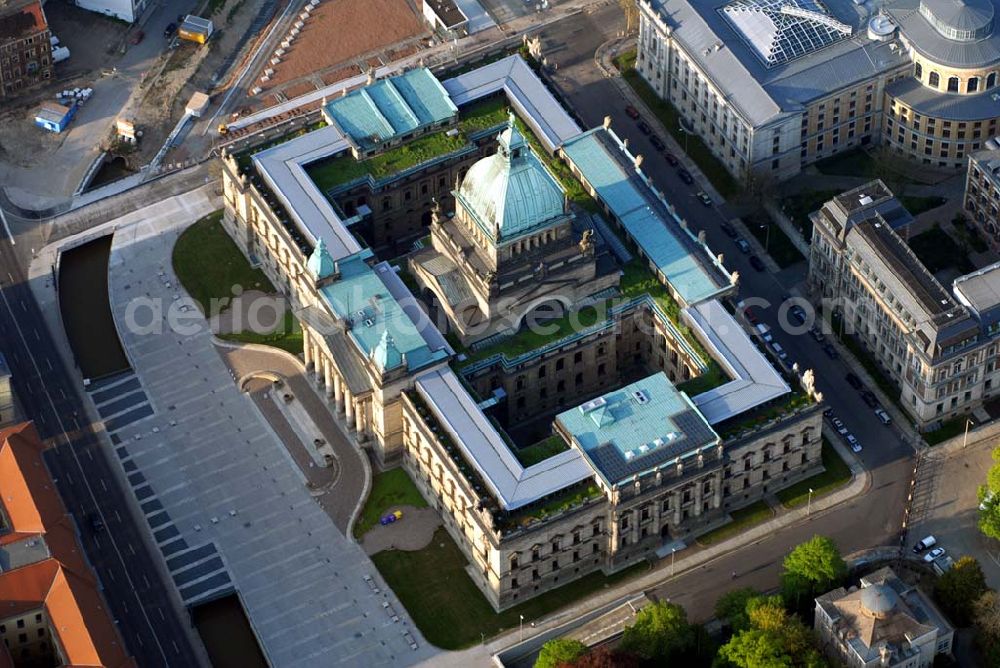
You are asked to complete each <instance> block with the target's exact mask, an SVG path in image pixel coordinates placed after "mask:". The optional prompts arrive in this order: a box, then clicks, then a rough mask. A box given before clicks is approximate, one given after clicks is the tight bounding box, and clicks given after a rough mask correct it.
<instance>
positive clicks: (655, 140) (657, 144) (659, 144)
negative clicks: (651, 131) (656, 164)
mask: <svg viewBox="0 0 1000 668" xmlns="http://www.w3.org/2000/svg"><path fill="white" fill-rule="evenodd" d="M649 143H650V144H652V145H653V148H655V149H656V150H657V151H662V150H663V149H665V148H666V147H667V145H666V144H664V143H663V140H662V139H660V138H659V137H657V136H656V135H650V136H649Z"/></svg>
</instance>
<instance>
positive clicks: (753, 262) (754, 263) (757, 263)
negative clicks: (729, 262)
mask: <svg viewBox="0 0 1000 668" xmlns="http://www.w3.org/2000/svg"><path fill="white" fill-rule="evenodd" d="M750 266H751V267H753V268H754V269H756V270H757V271H764V270H766V269H767V267H765V266H764V261H763V260H761V259H760V258H759V257H757V256H756V255H751V256H750Z"/></svg>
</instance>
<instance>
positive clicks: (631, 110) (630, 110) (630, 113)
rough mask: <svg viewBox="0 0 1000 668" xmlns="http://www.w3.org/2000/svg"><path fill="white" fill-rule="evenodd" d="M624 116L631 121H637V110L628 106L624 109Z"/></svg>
mask: <svg viewBox="0 0 1000 668" xmlns="http://www.w3.org/2000/svg"><path fill="white" fill-rule="evenodd" d="M625 115H626V116H628V117H629V118H631V119H632V120H638V119H639V110H638V109H636V108H635V107H633V106H632V105H631V104H630V105H628V106H627V107H625Z"/></svg>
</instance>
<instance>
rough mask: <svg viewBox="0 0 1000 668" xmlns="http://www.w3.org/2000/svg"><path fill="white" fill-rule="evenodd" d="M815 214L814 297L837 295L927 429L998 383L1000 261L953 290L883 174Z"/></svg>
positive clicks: (852, 326)
mask: <svg viewBox="0 0 1000 668" xmlns="http://www.w3.org/2000/svg"><path fill="white" fill-rule="evenodd" d="M810 217H811V219H812V223H813V234H812V244H811V252H810V256H809V277H808V284H809V289H810V291H811V293H812V295H813V297H814V300H816V301H819V300H820V299H830V300H833V301H834V303H835V304H836V308H837V309H838V310H839V311H841V312H842V313H843V318H844V325H845V326H846V327H847V328H848V331H853V333H854V335H855V336H856V338H857V340H858V341H860V342H861V343H862V344H863V345H864V346H865V347H866V348H867V349H868V351H869V352H870V353H871V354H872V356H873V357H874V358H875V359H876V360H877V361H878V363H879V365H880V366H881V367H882V369H883V370H884V371H885V372H886V374H887V375H888V376H889V377H890V378H891V379H892V380H893V381H894V382H895V383H896V384H898V385H899V387H900V389H901V394H900V396H899V397H898V398H899V401H900V403H901V404H902V405H903V406H904V407H905V409H906V410H907V411H908V412H909V413H910V415H911V417H912V418H913V419H914V421H915V422H916V423H917V424H918V425H919V427H920V428H921V429H925V428H927V427H930V426H932V425H934V424H935V423H937V422H938V421H942V420H947V419H949V418H952V417H955V416H956V415H960V414H964V413H968V412H970V411H972V410H973V409H974V408H976V407H977V406H980V405H981V404H982V403H983V401H984V400H986V399H988V398H989V397H990V396H992V395H993V394H994V393H995V392H996V391H997V388H998V385H1000V375H998V374H1000V370H998V358H997V353H998V345H1000V342H998V341H997V336H996V335H997V333H998V332H1000V325H998V324H997V323H998V320H1000V264H998V265H991V266H989V267H985V268H983V269H981V270H979V271H975V272H972V273H970V274H968V275H966V276H961V277H959V278H957V279H955V281H954V283H953V286H952V290H951V292H949V291H948V290H946V289H945V288H944V287H943V286H942V285H941V284H940V283H938V281H937V279H935V278H934V276H933V275H932V274H931V273H930V272H929V271H928V270H927V269H926V267H924V265H923V263H921V262H920V260H919V259H918V258H917V256H916V255H915V254H914V253H913V251H911V250H910V248H909V246H907V244H906V242H905V241H904V240H903V239H902V237H900V235H899V234H898V233H897V232H896V231H895V230H896V229H901V228H904V227H905V226H906V225H908V224H909V222H910V221H911V220H912V217H911V216H910V215H909V214H908V213H907V212H906V210H905V209H904V208H903V207H902V205H901V204H900V203H899V201H898V200H896V198H895V197H894V196H893V195H892V193H891V192H890V191H889V190H888V188H886V187H885V184H883V183H882V182H881V181H873V182H871V183H868V184H866V185H864V186H861V187H858V188H855V189H854V190H850V191H848V192H845V193H843V194H841V195H838V196H837V197H835V198H833V199H832V200H830V201H829V202H827V203H826V204H824V205H823V208H821V209H820V210H819V211H817V212H815V213H813V214H811V216H810ZM837 326H839V325H837Z"/></svg>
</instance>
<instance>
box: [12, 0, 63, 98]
mask: <svg viewBox="0 0 1000 668" xmlns="http://www.w3.org/2000/svg"><path fill="white" fill-rule="evenodd" d="M51 34H52V33H50V32H49V24H48V21H47V20H46V19H45V10H44V9H43V8H42V5H41V3H40V2H38V1H37V0H7V1H6V2H3V3H0V99H4V98H10V97H13V96H14V95H16V94H17V93H19V92H20V91H22V90H24V89H26V88H30V87H31V86H33V85H35V84H37V83H39V82H42V81H46V80H48V79H50V78H51V77H52V45H51V44H50V42H49V38H50V37H51Z"/></svg>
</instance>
